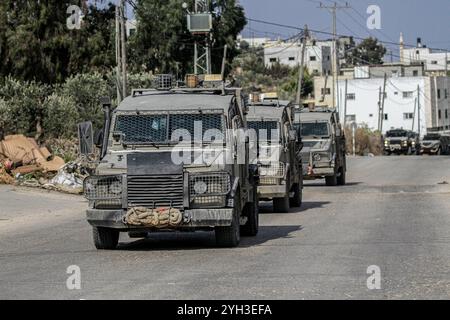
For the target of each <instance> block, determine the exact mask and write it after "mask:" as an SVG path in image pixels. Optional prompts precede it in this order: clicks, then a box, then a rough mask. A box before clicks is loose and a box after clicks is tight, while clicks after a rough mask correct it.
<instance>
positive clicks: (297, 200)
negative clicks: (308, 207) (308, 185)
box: [290, 183, 303, 208]
mask: <svg viewBox="0 0 450 320" xmlns="http://www.w3.org/2000/svg"><path fill="white" fill-rule="evenodd" d="M292 189H293V192H294V196H293V197H292V198H291V199H290V205H291V207H294V208H300V207H301V206H302V200H303V199H302V198H303V192H302V189H301V188H300V184H299V183H296V184H294V186H293V188H292Z"/></svg>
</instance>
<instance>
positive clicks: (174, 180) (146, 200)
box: [127, 174, 184, 210]
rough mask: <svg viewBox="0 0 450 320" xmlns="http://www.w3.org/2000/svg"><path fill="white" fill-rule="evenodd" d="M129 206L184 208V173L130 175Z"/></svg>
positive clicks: (128, 186)
mask: <svg viewBox="0 0 450 320" xmlns="http://www.w3.org/2000/svg"><path fill="white" fill-rule="evenodd" d="M127 189H128V206H129V207H146V208H154V207H155V208H157V207H173V208H177V209H180V210H182V209H183V208H184V206H183V174H179V175H151V176H150V175H149V176H129V177H128V182H127Z"/></svg>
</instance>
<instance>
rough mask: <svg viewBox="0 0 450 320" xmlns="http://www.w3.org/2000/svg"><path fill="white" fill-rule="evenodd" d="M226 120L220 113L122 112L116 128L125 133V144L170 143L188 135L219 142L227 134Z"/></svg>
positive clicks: (197, 138) (192, 137)
mask: <svg viewBox="0 0 450 320" xmlns="http://www.w3.org/2000/svg"><path fill="white" fill-rule="evenodd" d="M224 121H225V119H224V117H223V116H222V115H221V114H170V115H148V114H146V115H136V114H130V115H125V114H121V115H118V116H117V118H116V123H115V127H114V131H115V132H120V133H122V134H123V142H124V143H126V144H146V143H167V142H169V141H180V140H185V139H186V138H189V137H190V139H191V141H194V140H199V139H205V138H207V139H206V142H208V141H218V140H219V141H220V140H224V137H225V135H224V131H223V129H224V127H225V125H224ZM212 130H214V131H212ZM207 132H208V137H205V133H207ZM181 137H183V138H182V139H181Z"/></svg>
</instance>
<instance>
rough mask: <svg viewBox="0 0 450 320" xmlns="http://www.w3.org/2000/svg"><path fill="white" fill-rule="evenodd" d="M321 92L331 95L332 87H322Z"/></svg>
mask: <svg viewBox="0 0 450 320" xmlns="http://www.w3.org/2000/svg"><path fill="white" fill-rule="evenodd" d="M321 93H322V95H329V94H331V89H330V88H322V89H321Z"/></svg>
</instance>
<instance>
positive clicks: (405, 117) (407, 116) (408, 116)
mask: <svg viewBox="0 0 450 320" xmlns="http://www.w3.org/2000/svg"><path fill="white" fill-rule="evenodd" d="M411 119H414V113H412V112H408V113H404V114H403V120H411Z"/></svg>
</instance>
